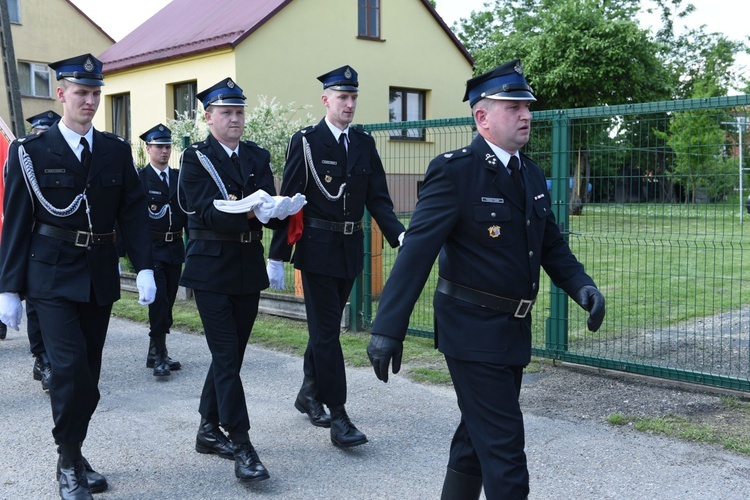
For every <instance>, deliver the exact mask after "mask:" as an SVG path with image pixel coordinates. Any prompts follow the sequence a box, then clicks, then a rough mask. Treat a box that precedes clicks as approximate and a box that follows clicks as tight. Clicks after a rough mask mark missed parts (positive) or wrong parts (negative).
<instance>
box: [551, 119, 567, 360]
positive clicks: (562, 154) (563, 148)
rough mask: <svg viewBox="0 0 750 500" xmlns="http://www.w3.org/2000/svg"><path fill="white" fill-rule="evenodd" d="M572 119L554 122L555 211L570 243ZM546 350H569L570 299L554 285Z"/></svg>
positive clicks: (553, 196) (553, 182) (552, 286)
mask: <svg viewBox="0 0 750 500" xmlns="http://www.w3.org/2000/svg"><path fill="white" fill-rule="evenodd" d="M569 149H570V118H568V116H567V115H566V114H565V112H564V111H562V110H561V111H559V112H558V114H557V115H556V116H555V117H554V118H553V119H552V155H551V157H552V171H551V180H552V192H551V193H550V194H551V202H552V212H553V213H554V214H555V219H556V220H557V224H558V227H559V228H560V231H561V232H562V233H563V235H564V236H565V239H566V240H567V239H568V238H567V234H568V228H569V225H568V223H569V220H568V177H569V172H570V154H569ZM545 333H546V343H547V349H553V350H559V351H567V350H568V296H567V295H566V294H565V292H563V291H562V290H561V289H560V288H558V287H556V286H555V285H554V284H552V285H550V315H549V317H548V318H547V322H546V329H545Z"/></svg>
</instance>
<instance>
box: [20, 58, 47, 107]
mask: <svg viewBox="0 0 750 500" xmlns="http://www.w3.org/2000/svg"><path fill="white" fill-rule="evenodd" d="M50 81H51V78H50V73H49V68H48V67H47V65H46V64H38V63H30V62H19V63H18V83H19V86H20V90H21V95H22V96H25V97H46V98H48V99H49V98H50V97H52V89H51V87H50Z"/></svg>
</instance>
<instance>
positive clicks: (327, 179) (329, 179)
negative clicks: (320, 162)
mask: <svg viewBox="0 0 750 500" xmlns="http://www.w3.org/2000/svg"><path fill="white" fill-rule="evenodd" d="M332 180H333V177H331V176H330V175H326V176H325V181H326V182H331V181H332Z"/></svg>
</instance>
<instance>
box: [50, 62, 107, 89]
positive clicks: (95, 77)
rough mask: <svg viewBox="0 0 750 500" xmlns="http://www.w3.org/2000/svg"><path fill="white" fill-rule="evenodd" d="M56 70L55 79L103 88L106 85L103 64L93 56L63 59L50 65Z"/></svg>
mask: <svg viewBox="0 0 750 500" xmlns="http://www.w3.org/2000/svg"><path fill="white" fill-rule="evenodd" d="M48 66H49V67H50V68H51V69H53V70H55V78H57V79H58V80H63V79H64V80H67V81H69V82H72V83H77V84H79V85H89V86H91V87H101V86H102V85H104V75H103V74H102V62H101V61H100V60H99V59H97V58H96V57H94V56H92V55H91V54H83V55H80V56H76V57H71V58H70V59H63V60H62V61H57V62H54V63H50V64H49V65H48Z"/></svg>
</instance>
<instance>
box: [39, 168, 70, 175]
mask: <svg viewBox="0 0 750 500" xmlns="http://www.w3.org/2000/svg"><path fill="white" fill-rule="evenodd" d="M65 172H67V169H64V168H45V169H44V173H45V174H64V173H65Z"/></svg>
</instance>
